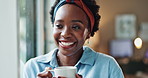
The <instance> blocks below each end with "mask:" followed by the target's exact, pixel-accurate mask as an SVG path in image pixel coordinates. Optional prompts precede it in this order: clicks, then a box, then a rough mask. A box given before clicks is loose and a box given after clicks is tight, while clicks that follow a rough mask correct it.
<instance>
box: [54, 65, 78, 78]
mask: <svg viewBox="0 0 148 78" xmlns="http://www.w3.org/2000/svg"><path fill="white" fill-rule="evenodd" d="M52 71H53V72H54V75H55V77H58V76H61V77H66V78H76V72H77V68H76V67H74V66H61V67H57V68H55V69H54V70H52Z"/></svg>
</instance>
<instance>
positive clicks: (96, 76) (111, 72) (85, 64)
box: [23, 47, 124, 78]
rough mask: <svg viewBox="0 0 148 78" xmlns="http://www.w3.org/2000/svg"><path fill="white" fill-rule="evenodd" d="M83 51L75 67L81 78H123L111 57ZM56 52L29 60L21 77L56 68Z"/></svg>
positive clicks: (27, 77) (29, 76)
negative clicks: (48, 68)
mask: <svg viewBox="0 0 148 78" xmlns="http://www.w3.org/2000/svg"><path fill="white" fill-rule="evenodd" d="M83 50H84V52H83V54H82V57H81V58H80V60H79V61H78V63H77V64H76V65H75V66H76V67H77V73H78V74H80V75H82V76H83V78H124V76H123V73H122V70H121V68H120V66H119V65H118V63H117V62H116V60H115V59H114V58H113V57H111V56H108V55H105V54H102V53H99V52H95V51H93V50H92V49H90V48H89V47H83ZM57 51H58V49H55V50H53V51H51V52H49V53H48V54H46V55H42V56H39V57H36V58H32V59H30V60H29V61H28V62H27V63H26V64H25V67H24V75H23V77H24V78H36V76H37V74H38V73H39V72H42V71H44V69H45V67H51V68H52V69H54V68H56V67H58V63H57V59H56V54H57ZM52 74H53V73H52ZM53 75H54V74H53Z"/></svg>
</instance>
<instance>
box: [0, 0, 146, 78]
mask: <svg viewBox="0 0 148 78" xmlns="http://www.w3.org/2000/svg"><path fill="white" fill-rule="evenodd" d="M54 1H55V0H4V1H2V0H0V10H1V12H0V21H1V22H0V53H1V54H0V60H1V61H2V64H0V69H1V70H0V76H1V77H5V78H22V71H23V66H24V64H25V63H26V61H27V60H29V59H30V58H33V57H36V56H39V55H42V54H46V53H48V52H49V51H50V50H52V49H53V48H56V46H55V44H54V41H53V38H52V24H51V22H50V15H49V11H50V9H51V6H52V5H53V3H54ZM96 1H97V4H99V5H100V11H99V13H100V15H101V21H100V25H99V31H98V32H96V34H95V36H94V37H92V38H90V39H89V44H88V43H87V41H86V44H85V45H86V46H89V47H91V48H93V49H94V50H95V51H97V52H101V53H105V54H108V55H111V56H113V57H114V58H115V59H116V60H117V62H118V63H119V65H120V66H121V68H122V70H123V72H124V75H125V78H148V15H147V14H148V10H147V9H148V7H147V4H148V0H124V1H121V0H96ZM8 74H10V75H8Z"/></svg>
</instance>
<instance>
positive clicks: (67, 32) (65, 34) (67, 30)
mask: <svg viewBox="0 0 148 78" xmlns="http://www.w3.org/2000/svg"><path fill="white" fill-rule="evenodd" d="M61 36H62V37H64V38H69V37H71V30H70V28H68V27H65V28H64V29H63V30H62V32H61Z"/></svg>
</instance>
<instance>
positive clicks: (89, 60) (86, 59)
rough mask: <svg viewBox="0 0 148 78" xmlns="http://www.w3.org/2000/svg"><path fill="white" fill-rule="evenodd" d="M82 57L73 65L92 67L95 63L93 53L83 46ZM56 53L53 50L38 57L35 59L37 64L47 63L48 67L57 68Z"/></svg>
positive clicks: (56, 50) (55, 50)
mask: <svg viewBox="0 0 148 78" xmlns="http://www.w3.org/2000/svg"><path fill="white" fill-rule="evenodd" d="M83 50H84V52H83V55H82V57H81V59H80V60H79V61H78V63H77V64H76V65H75V66H77V65H78V64H79V63H82V64H88V65H93V64H94V61H95V55H96V54H95V53H94V51H93V50H92V49H90V48H89V47H86V46H84V47H83ZM57 52H58V49H57V48H56V49H54V50H52V51H51V52H49V53H48V54H45V55H43V56H39V57H38V58H37V62H41V63H49V62H50V65H52V66H54V67H57V66H58V63H57V59H56V54H57Z"/></svg>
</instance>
